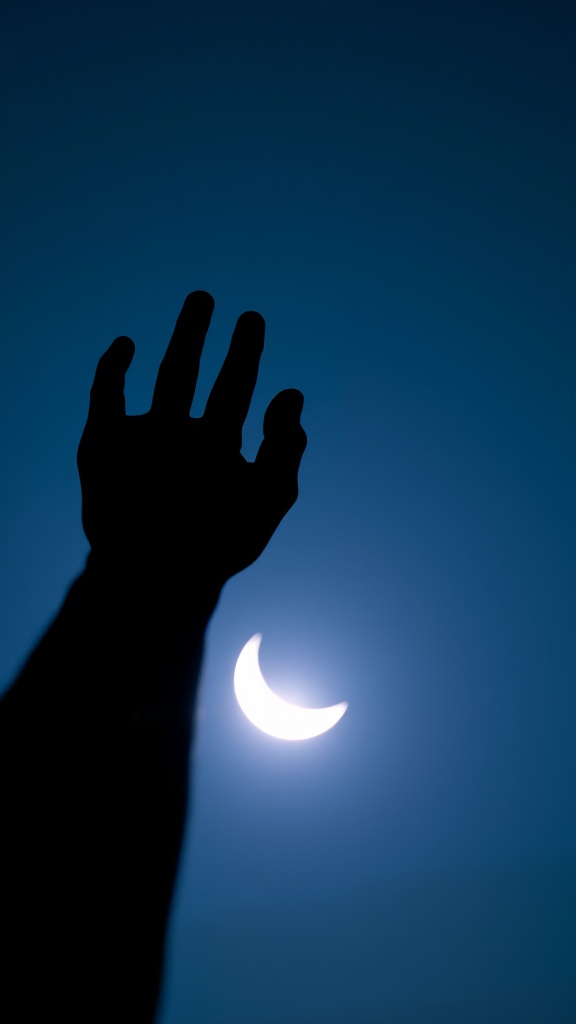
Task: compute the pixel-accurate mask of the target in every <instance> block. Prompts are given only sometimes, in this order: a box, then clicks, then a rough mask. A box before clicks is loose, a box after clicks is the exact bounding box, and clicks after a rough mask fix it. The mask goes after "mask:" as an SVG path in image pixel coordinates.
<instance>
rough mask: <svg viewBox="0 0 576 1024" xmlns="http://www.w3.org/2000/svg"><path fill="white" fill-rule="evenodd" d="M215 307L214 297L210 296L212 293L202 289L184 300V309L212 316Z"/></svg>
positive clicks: (189, 294) (191, 293) (190, 293)
mask: <svg viewBox="0 0 576 1024" xmlns="http://www.w3.org/2000/svg"><path fill="white" fill-rule="evenodd" d="M214 306H215V302H214V299H213V297H212V295H210V292H205V291H202V289H198V290H197V291H195V292H189V293H188V295H187V296H186V298H185V299H184V308H185V309H189V308H191V309H193V310H194V312H200V311H202V312H204V313H207V314H209V315H211V314H212V312H213V310H214Z"/></svg>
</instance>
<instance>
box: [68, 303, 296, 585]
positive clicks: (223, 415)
mask: <svg viewBox="0 0 576 1024" xmlns="http://www.w3.org/2000/svg"><path fill="white" fill-rule="evenodd" d="M213 309H214V300H213V299H212V297H211V296H210V295H209V294H208V293H207V292H202V291H197V292H192V294H191V295H189V296H188V297H187V299H186V301H185V302H184V306H183V308H182V312H181V313H180V316H179V317H178V320H177V322H176V327H175V328H174V333H173V335H172V338H171V340H170V343H169V345H168V348H167V350H166V354H165V356H164V359H163V360H162V363H161V364H160V369H159V371H158V376H157V379H156V386H155V389H154V396H153V399H152V407H151V409H150V411H149V412H147V413H145V414H144V415H141V416H127V415H126V407H125V401H124V378H125V374H126V371H127V369H128V367H129V366H130V363H131V362H132V357H133V355H134V344H133V342H132V341H131V340H130V339H129V338H124V337H122V338H117V339H116V340H115V341H114V342H113V343H112V345H111V346H110V348H109V349H108V350H107V351H106V352H105V353H104V355H103V356H102V358H101V359H100V362H99V363H98V367H97V370H96V375H95V378H94V383H93V386H92V389H91V393H90V407H89V412H88V419H87V422H86V427H85V429H84V432H83V434H82V438H81V441H80V445H79V448H78V469H79V473H80V482H81V487H82V522H83V525H84V530H85V533H86V536H87V538H88V541H89V542H90V545H91V548H92V556H91V558H92V559H93V560H96V563H99V562H104V563H105V564H106V565H107V566H108V567H112V569H113V571H114V570H115V568H117V569H118V571H119V572H121V571H124V570H127V571H128V572H129V573H130V574H132V575H134V577H135V578H137V579H138V580H140V581H146V583H148V582H149V583H151V584H152V585H153V587H156V590H159V591H160V592H159V598H160V599H161V600H162V599H166V596H167V593H168V594H169V593H170V592H171V589H172V588H174V587H178V586H180V585H185V586H186V587H187V588H189V589H190V588H192V589H193V590H196V587H199V588H201V589H202V588H208V589H211V590H213V591H216V592H217V593H219V591H220V589H221V587H222V586H223V585H224V583H225V582H226V580H227V579H229V578H230V577H231V576H233V575H234V574H235V573H237V572H240V571H241V570H242V569H245V568H246V567H247V566H249V565H250V564H251V563H252V562H254V561H255V559H256V558H258V556H259V555H260V554H261V553H262V551H263V550H264V548H265V547H266V545H267V543H268V541H269V540H270V538H271V536H272V534H273V533H274V531H275V530H276V527H277V526H278V524H279V523H280V521H281V519H282V518H283V517H284V516H285V515H286V513H287V511H288V509H289V508H291V506H292V505H293V504H294V502H295V500H296V497H297V494H298V483H297V474H298V467H299V464H300V460H301V458H302V454H303V452H304V449H305V447H306V435H305V433H304V431H303V429H302V427H301V426H300V422H299V417H300V412H301V410H302V405H303V397H302V395H301V393H300V392H299V391H295V390H286V391H281V392H280V394H278V395H276V397H275V398H274V399H273V400H272V402H271V403H270V405H269V406H268V409H267V411H266V415H265V417H264V440H263V442H262V444H261V445H260V448H259V451H258V454H257V456H256V459H255V461H254V462H253V463H252V462H247V461H246V459H245V458H244V457H243V456H242V455H241V453H240V448H241V444H242V425H243V423H244V420H245V418H246V415H247V413H248V409H249V406H250V401H251V398H252V393H253V391H254V387H255V384H256V378H257V374H258V364H259V361H260V356H261V354H262V349H263V345H264V320H263V319H262V317H261V316H260V314H259V313H243V314H242V315H241V316H240V318H239V319H238V322H237V324H236V328H235V330H234V333H233V336H232V341H231V343H230V348H229V351H228V355H227V356H226V359H225V361H224V365H223V366H222V369H221V371H220V373H219V375H218V378H217V380H216V382H215V384H214V386H213V388H212V391H211V393H210V397H209V399H208V402H207V404H206V410H205V412H204V415H203V416H201V417H200V418H197V419H194V418H191V417H190V415H189V413H190V407H191V404H192V398H193V396H194V389H195V386H196V380H197V377H198V369H199V364H200V355H201V352H202V347H203V344H204V339H205V337H206V333H207V331H208V327H209V325H210V319H211V316H212V311H213ZM159 584H161V590H160V588H159V586H158V585H159ZM166 588H168V591H166Z"/></svg>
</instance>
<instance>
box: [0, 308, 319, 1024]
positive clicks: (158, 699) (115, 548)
mask: <svg viewBox="0 0 576 1024" xmlns="http://www.w3.org/2000/svg"><path fill="white" fill-rule="evenodd" d="M213 306H214V303H213V300H212V298H211V296H210V295H208V294H207V293H206V292H201V291H198V292H193V293H192V294H191V295H189V296H188V298H187V299H186V301H185V303H184V306H183V308H182V311H181V313H180V316H179V317H178V320H177V323H176V326H175V329H174V333H173V335H172V338H171V340H170V343H169V345H168V348H167V351H166V354H165V356H164V358H163V360H162V363H161V365H160V368H159V371H158V377H157V381H156V385H155V389H154V395H153V399H152V405H151V408H150V411H149V412H147V413H145V414H144V415H141V416H127V415H126V411H125V403H124V378H125V373H126V371H127V369H128V367H129V365H130V362H131V360H132V357H133V353H134V346H133V343H132V342H131V341H130V339H128V338H117V339H116V341H114V342H113V343H112V345H111V346H110V348H109V349H108V350H107V352H105V353H104V355H103V356H102V358H101V359H100V362H99V364H98V367H97V370H96V375H95V378H94V383H93V386H92V390H91V394H90V406H89V412H88V418H87V422H86V426H85V429H84V432H83V435H82V438H81V441H80V445H79V449H78V468H79V474H80V482H81V488H82V522H83V526H84V530H85V533H86V536H87V538H88V541H89V544H90V554H89V556H88V559H87V563H86V568H85V570H84V571H83V572H82V574H81V575H80V576H79V577H78V579H77V580H76V581H75V582H74V583H73V584H72V586H71V588H70V590H69V592H68V594H67V596H66V598H65V600H64V603H63V606H62V608H61V609H60V611H59V613H58V615H57V616H56V618H55V620H54V622H53V623H52V625H51V626H50V627H49V629H48V631H47V632H46V634H45V635H44V636H43V638H42V639H41V641H40V643H39V644H38V646H37V647H36V649H35V650H34V651H33V652H32V654H31V656H30V658H29V659H28V661H27V663H26V664H25V666H24V668H23V670H22V671H21V673H20V675H19V676H18V678H17V679H16V680H15V682H14V683H13V685H12V687H11V688H10V689H9V690H8V692H7V693H6V695H5V696H4V698H3V699H2V701H1V702H0V786H1V819H0V828H1V838H0V842H1V848H2V859H3V866H2V874H1V879H0V898H1V906H0V937H1V941H2V949H1V950H0V971H1V972H2V981H1V983H0V1021H2V1024H30V1022H32V1021H40V1020H43V1019H45V1018H46V1019H47V1018H48V1017H53V1018H54V1019H55V1020H58V1022H59V1024H68V1022H72V1021H74V1022H75V1024H84V1022H86V1024H87V1022H91V1021H94V1022H96V1021H98V1022H99V1024H102V1022H104V1021H107V1022H110V1021H118V1022H120V1021H121V1022H123V1024H124V1022H125V1024H131V1022H134V1024H148V1022H152V1021H153V1019H154V1014H155V1009H156V1005H157V1001H158V995H159V989H160V982H161V974H162V960H163V947H164V938H165V931H166V923H167V918H168V912H169V908H170V900H171V895H172V890H173V884H174V879H175V874H176V870H177V867H178V858H179V852H180V846H181V841H182V835H183V828H184V821H185V814H186V807H187V801H188V778H189V772H188V755H189V748H190V742H191V738H192V732H193V718H194V701H195V694H196V690H197V685H198V676H199V671H200V665H201V659H202V647H203V637H204V632H205V629H206V626H207V623H208V621H209V619H210V616H211V614H212V612H213V611H214V608H215V607H216V604H217V601H218V597H219V594H220V592H221V590H222V587H223V586H224V584H225V582H226V581H227V580H228V579H229V578H230V577H231V576H233V575H234V574H235V573H237V572H240V571H241V570H242V569H244V568H246V567H247V566H249V565H250V564H251V563H252V562H253V561H254V560H255V559H256V558H258V556H259V555H260V554H261V552H262V551H263V550H264V548H265V547H266V544H267V543H268V541H269V539H270V537H271V536H272V534H273V533H274V531H275V529H276V527H277V526H278V524H279V523H280V521H281V519H282V518H283V516H284V515H285V514H286V512H287V511H288V510H289V508H290V507H291V506H292V504H293V503H294V501H295V500H296V496H297V493H298V492H297V472H298V466H299V463H300V459H301V457H302V454H303V451H304V448H305V446H306V435H305V434H304V431H303V430H302V427H301V426H300V423H299V417H300V412H301V409H302V395H301V394H300V392H298V391H294V390H286V391H283V392H281V393H280V394H279V395H277V396H276V398H274V399H273V401H272V402H271V403H270V405H269V407H268V409H267V411H266V415H265V418H264V440H263V441H262V444H261V446H260V449H259V451H258V454H257V456H256V459H255V461H254V463H249V462H247V461H246V460H245V459H244V458H243V456H242V455H241V453H240V447H241V441H242V425H243V423H244V420H245V417H246V414H247V412H248V408H249V405H250V400H251V397H252V393H253V390H254V386H255V383H256V377H257V372H258V364H259V360H260V356H261V353H262V348H263V344H264V321H263V319H262V317H261V316H260V315H259V314H258V313H253V312H250V313H244V314H242V315H241V316H240V318H239V320H238V322H237V324H236V328H235V330H234V333H233V336H232V341H231V344H230V348H229V351H228V355H227V356H226V359H225V361H224V364H223V366H222V369H221V371H220V373H219V375H218V378H217V380H216V382H215V384H214V386H213V388H212V391H211V394H210V396H209V399H208V402H207V405H206V409H205V412H204V415H203V416H202V417H200V418H191V417H190V415H189V413H190V407H191V403H192V398H193V395H194V388H195V384H196V379H197V376H198V368H199V362H200V355H201V351H202V346H203V343H204V339H205V336H206V333H207V330H208V327H209V324H210V318H211V315H212V311H213Z"/></svg>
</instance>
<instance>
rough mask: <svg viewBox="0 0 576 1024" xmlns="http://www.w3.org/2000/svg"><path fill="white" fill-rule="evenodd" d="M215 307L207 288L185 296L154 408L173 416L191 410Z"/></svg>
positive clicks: (185, 413)
mask: <svg viewBox="0 0 576 1024" xmlns="http://www.w3.org/2000/svg"><path fill="white" fill-rule="evenodd" d="M213 310H214V299H213V298H212V296H211V295H209V294H208V292H202V291H197V292H191V293H190V295H188V296H187V298H186V299H185V301H184V305H183V306H182V311H181V313H180V316H179V317H178V319H177V321H176V326H175V328H174V332H173V334H172V337H171V338H170V342H169V344H168V348H167V349H166V354H165V356H164V358H163V360H162V362H161V363H160V368H159V370H158V376H157V378H156V386H155V388H154V395H153V397H152V412H154V413H161V414H162V415H168V416H171V417H172V416H187V415H188V413H189V412H190V407H191V405H192V399H193V398H194V391H195V390H196V381H197V380H198V370H199V367H200V356H201V354H202V349H203V347H204V339H205V338H206V334H207V332H208V328H209V326H210V320H211V319H212V312H213Z"/></svg>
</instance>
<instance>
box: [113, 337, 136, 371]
mask: <svg viewBox="0 0 576 1024" xmlns="http://www.w3.org/2000/svg"><path fill="white" fill-rule="evenodd" d="M109 351H110V352H111V353H112V354H113V356H114V358H115V361H117V362H118V363H119V365H120V366H122V368H123V370H124V372H126V370H127V369H128V367H129V366H130V363H131V362H132V360H133V358H134V352H135V351H136V346H135V344H134V342H133V341H132V338H128V337H126V335H121V336H120V337H119V338H116V339H115V340H114V341H113V342H112V344H111V346H110V349H109Z"/></svg>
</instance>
